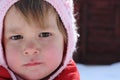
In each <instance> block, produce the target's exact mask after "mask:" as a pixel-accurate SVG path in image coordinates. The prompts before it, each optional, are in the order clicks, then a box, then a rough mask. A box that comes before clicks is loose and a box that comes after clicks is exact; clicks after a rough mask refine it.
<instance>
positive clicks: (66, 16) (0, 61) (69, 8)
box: [0, 0, 77, 80]
mask: <svg viewBox="0 0 120 80" xmlns="http://www.w3.org/2000/svg"><path fill="white" fill-rule="evenodd" d="M17 1H18V0H0V40H1V43H0V65H2V66H4V67H5V68H6V69H7V70H8V71H9V72H10V74H11V76H12V78H13V79H14V80H16V78H15V76H14V74H13V73H12V72H11V71H10V70H9V69H8V68H7V65H6V63H5V60H4V56H3V48H2V30H3V20H4V17H5V15H6V12H7V11H8V9H9V8H10V7H11V6H12V5H13V4H14V3H16V2H17ZM45 1H47V2H48V3H50V4H51V5H52V6H53V7H54V8H55V9H56V11H57V12H58V14H59V16H60V18H61V20H62V22H63V24H64V26H65V29H66V31H67V36H68V44H67V51H66V56H65V59H64V62H63V65H62V66H61V67H60V68H59V70H58V71H57V72H56V73H55V74H54V75H52V76H51V77H50V79H49V80H53V79H54V78H55V77H56V76H57V75H58V74H59V73H60V72H62V70H63V69H64V68H65V67H66V66H67V64H68V63H69V61H70V59H71V58H72V55H73V53H74V51H75V49H76V42H77V32H76V26H75V19H74V15H73V0H45Z"/></svg>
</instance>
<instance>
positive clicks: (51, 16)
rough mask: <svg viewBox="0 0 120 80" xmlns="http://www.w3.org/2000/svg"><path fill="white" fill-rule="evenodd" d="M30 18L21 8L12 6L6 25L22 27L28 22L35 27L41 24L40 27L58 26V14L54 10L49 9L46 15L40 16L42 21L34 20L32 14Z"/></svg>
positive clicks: (6, 17) (5, 21) (6, 18)
mask: <svg viewBox="0 0 120 80" xmlns="http://www.w3.org/2000/svg"><path fill="white" fill-rule="evenodd" d="M11 19H12V20H11ZM28 19H29V20H28ZM28 19H26V17H25V16H24V15H23V14H22V13H21V12H20V11H19V10H17V9H16V8H15V7H14V6H12V7H11V8H10V9H9V11H8V12H7V14H6V16H5V20H4V23H5V26H9V28H14V27H16V26H19V27H22V26H25V25H26V23H27V24H28V25H32V26H33V27H38V26H39V27H40V28H49V27H54V26H57V21H56V15H55V13H54V12H52V11H49V12H48V13H47V14H46V16H44V17H39V20H40V21H41V22H40V21H36V20H34V19H33V17H32V16H30V17H29V18H28ZM42 22H43V23H44V24H43V23H42Z"/></svg>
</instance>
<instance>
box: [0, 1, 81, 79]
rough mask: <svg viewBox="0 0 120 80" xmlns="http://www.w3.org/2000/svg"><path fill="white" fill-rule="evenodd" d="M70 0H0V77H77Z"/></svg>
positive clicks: (74, 33) (71, 2)
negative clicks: (73, 55)
mask: <svg viewBox="0 0 120 80" xmlns="http://www.w3.org/2000/svg"><path fill="white" fill-rule="evenodd" d="M74 22H75V20H74V17H73V1H72V0H18V1H17V0H1V1H0V30H1V31H0V33H1V36H0V39H1V42H2V43H1V47H0V48H1V51H0V80H5V79H13V80H80V78H79V73H78V70H77V68H76V64H75V62H74V61H73V60H72V54H73V52H74V50H75V46H76V41H77V33H76V30H75V29H76V28H75V23H74Z"/></svg>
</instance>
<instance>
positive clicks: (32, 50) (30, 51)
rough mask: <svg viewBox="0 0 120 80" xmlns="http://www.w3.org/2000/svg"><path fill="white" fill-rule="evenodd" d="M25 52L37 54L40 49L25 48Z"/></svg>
mask: <svg viewBox="0 0 120 80" xmlns="http://www.w3.org/2000/svg"><path fill="white" fill-rule="evenodd" d="M23 54H24V55H36V54H39V50H37V49H31V48H30V49H26V50H24V52H23Z"/></svg>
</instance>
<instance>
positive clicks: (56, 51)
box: [43, 43, 63, 63]
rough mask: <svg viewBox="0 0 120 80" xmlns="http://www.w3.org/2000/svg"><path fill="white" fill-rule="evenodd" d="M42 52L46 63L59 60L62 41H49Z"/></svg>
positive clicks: (61, 53) (60, 58) (61, 54)
mask: <svg viewBox="0 0 120 80" xmlns="http://www.w3.org/2000/svg"><path fill="white" fill-rule="evenodd" d="M43 54H44V55H45V56H46V57H45V58H46V60H47V61H48V63H50V62H51V63H54V62H58V63H59V62H61V61H62V57H63V43H61V44H58V43H49V45H47V47H46V48H44V52H43Z"/></svg>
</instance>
